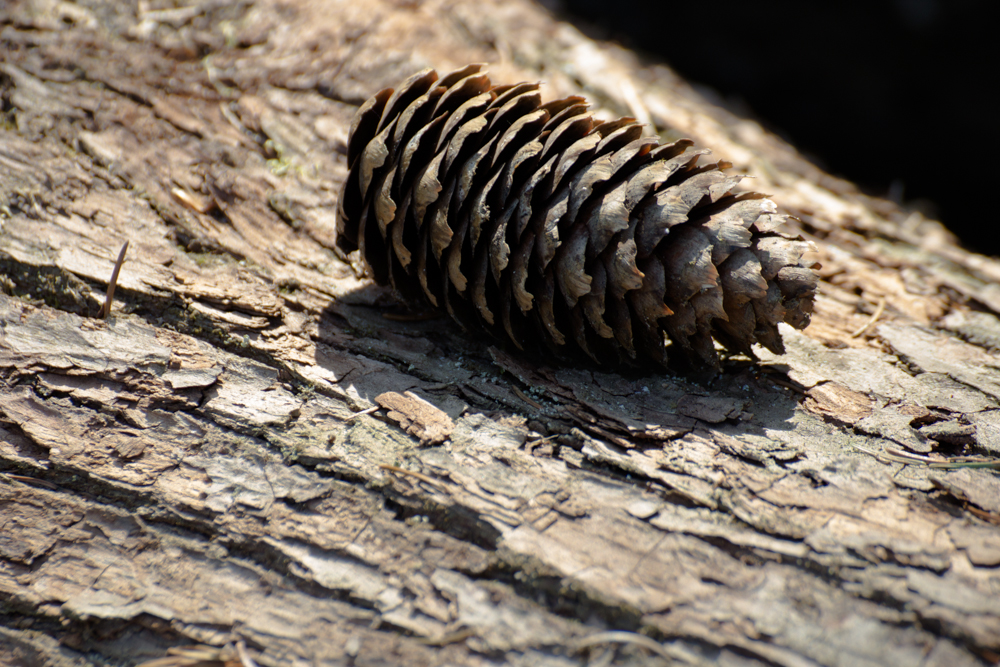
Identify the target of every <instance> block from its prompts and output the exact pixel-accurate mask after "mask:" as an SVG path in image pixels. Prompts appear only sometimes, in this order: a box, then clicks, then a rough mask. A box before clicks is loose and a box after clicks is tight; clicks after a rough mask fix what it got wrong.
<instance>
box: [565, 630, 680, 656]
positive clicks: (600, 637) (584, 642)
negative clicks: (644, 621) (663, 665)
mask: <svg viewBox="0 0 1000 667" xmlns="http://www.w3.org/2000/svg"><path fill="white" fill-rule="evenodd" d="M600 644H635V645H637V646H642V647H643V648H646V649H649V650H650V651H653V652H654V653H657V654H659V655H661V656H663V657H664V658H667V659H671V658H673V657H674V656H672V655H670V653H669V652H668V651H667V650H666V649H665V648H664V647H663V645H662V644H660V643H659V642H657V641H655V640H653V639H651V638H649V637H647V636H646V635H640V634H638V633H636V632H626V631H624V630H610V631H607V632H596V633H594V634H592V635H588V636H586V637H584V638H583V639H581V640H580V641H578V642H576V643H575V644H574V646H573V648H575V649H576V651H577V652H578V653H579V652H580V651H582V650H583V649H585V648H590V647H591V646H598V645H600Z"/></svg>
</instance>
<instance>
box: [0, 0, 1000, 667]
mask: <svg viewBox="0 0 1000 667" xmlns="http://www.w3.org/2000/svg"><path fill="white" fill-rule="evenodd" d="M680 28H681V27H678V29H680ZM757 39H780V35H772V36H761V35H754V36H752V37H751V38H750V39H748V42H747V48H748V49H752V48H753V42H754V40H757ZM790 57H794V54H790ZM468 62H489V63H491V66H490V70H491V77H492V78H493V79H494V80H495V81H509V82H513V81H519V80H525V79H528V80H535V79H544V80H546V81H547V82H548V83H547V86H546V89H547V91H548V94H549V95H550V96H551V97H556V96H562V95H569V94H579V93H583V94H585V95H587V96H588V97H589V98H590V99H591V100H592V101H593V102H594V103H595V104H596V105H597V107H598V110H599V112H600V113H601V114H603V115H605V116H608V117H611V116H615V115H621V114H630V115H636V116H638V117H640V118H641V119H644V120H646V121H647V122H650V123H652V124H653V125H655V127H656V128H657V129H658V130H659V131H660V132H661V134H663V135H664V137H665V138H668V139H669V138H676V137H679V136H686V137H690V138H692V139H694V140H696V141H697V143H698V144H699V145H704V146H709V147H712V148H713V150H714V155H715V156H716V157H717V158H720V159H727V160H729V161H732V162H734V163H735V164H736V169H740V170H743V171H745V172H746V173H749V174H752V175H753V176H755V177H756V180H755V181H754V183H753V189H754V190H757V191H761V192H767V193H770V194H772V195H773V197H774V199H775V201H777V202H778V204H779V206H781V207H782V208H783V209H784V210H785V211H788V212H791V213H793V214H795V215H797V216H798V217H799V218H801V220H802V225H801V231H802V233H803V234H804V235H805V236H806V237H807V238H810V239H812V240H813V241H814V242H815V243H816V246H817V249H818V253H819V259H820V261H821V262H822V264H823V267H824V268H823V271H822V272H823V278H824V281H823V283H822V285H821V296H820V298H819V300H818V303H817V312H816V315H815V317H814V323H813V325H812V326H811V327H810V328H809V329H807V330H806V332H805V333H804V334H803V333H798V332H794V331H792V330H790V329H787V328H786V329H785V330H784V336H785V339H786V343H787V346H788V348H789V353H788V354H787V355H786V356H784V357H781V358H774V357H771V356H764V357H763V362H762V363H761V364H760V365H749V364H744V365H740V364H733V365H732V366H731V368H730V369H729V370H728V371H727V373H726V374H725V375H724V376H722V377H721V378H720V379H718V380H717V381H716V382H714V383H713V384H712V385H710V386H703V385H696V384H691V383H688V382H686V381H684V380H681V379H678V378H674V377H669V376H644V377H643V376H638V377H637V376H623V375H616V374H610V373H598V372H595V371H593V370H590V369H586V368H565V367H545V366H543V365H539V364H538V363H536V362H534V361H532V360H526V359H524V358H520V357H517V356H514V355H512V354H510V353H509V352H506V351H502V350H499V349H494V348H491V347H490V343H489V341H484V340H478V339H470V338H468V337H467V336H465V335H464V334H463V333H462V332H461V331H459V330H457V329H456V327H455V326H454V325H452V324H451V323H450V321H449V320H447V318H439V319H433V320H425V321H414V320H413V319H412V318H410V319H407V318H405V317H404V318H389V317H386V314H390V313H391V312H398V311H394V310H393V307H392V305H391V304H392V303H393V302H392V300H391V298H389V295H388V294H386V292H385V291H383V290H380V289H376V288H373V287H371V286H367V285H366V284H365V283H364V282H362V281H359V280H358V279H356V278H355V277H354V273H353V271H352V270H351V267H349V266H347V265H345V264H344V263H342V262H340V261H339V260H337V258H336V257H335V256H334V254H333V253H332V252H331V250H330V248H331V247H332V243H333V230H334V216H335V210H336V192H337V190H338V188H339V185H340V183H341V180H342V179H343V177H344V174H345V165H344V150H345V146H344V142H345V139H346V133H347V128H348V126H349V122H350V119H351V116H352V114H353V112H354V110H355V108H356V105H357V104H358V103H360V102H361V101H362V100H363V99H364V98H365V97H367V96H368V95H369V94H371V93H373V92H375V91H376V90H378V89H380V88H382V87H385V86H388V85H392V84H393V83H396V82H398V81H399V80H401V79H402V78H403V77H405V76H406V75H407V74H410V73H412V72H413V71H415V70H417V69H420V68H422V67H425V66H434V67H436V68H438V69H439V71H447V70H449V69H450V68H454V67H458V66H461V65H464V64H466V63H468ZM875 149H877V147H872V148H871V150H868V151H867V152H861V151H859V156H862V158H863V159H889V160H891V159H892V156H891V155H889V156H878V155H875V154H873V153H872V151H874V150H875ZM859 159H861V158H859ZM929 159H930V158H929ZM126 240H128V241H129V242H130V244H131V245H130V249H129V255H128V259H127V261H126V264H125V267H124V269H123V271H122V275H121V278H120V280H119V285H118V291H117V297H116V304H115V308H114V311H113V314H112V317H110V318H109V319H107V320H99V319H95V318H94V317H93V316H94V315H95V314H96V313H97V312H98V310H99V308H100V305H101V303H102V302H103V293H104V290H105V288H106V286H107V282H108V280H109V277H110V275H111V270H112V266H113V263H114V259H115V257H116V256H117V253H118V250H119V248H120V247H121V245H122V243H123V242H125V241H126ZM998 279H1000V263H997V262H996V261H993V260H990V259H987V258H983V257H979V256H975V255H971V254H969V253H967V252H965V251H963V250H962V249H960V248H958V247H956V245H955V243H954V240H953V239H952V237H951V236H950V235H949V234H948V233H947V232H946V231H945V230H943V229H942V228H941V227H940V226H939V225H938V224H937V223H934V222H932V221H927V220H924V219H923V218H921V217H920V216H919V215H915V214H914V215H908V214H907V213H905V212H903V211H900V210H898V209H896V208H894V207H893V206H892V205H890V204H887V203H885V202H881V201H876V200H872V199H869V198H866V197H864V196H862V195H860V194H859V193H858V192H856V191H855V190H854V188H852V186H850V185H849V184H847V183H844V182H842V181H838V180H836V179H834V178H831V177H829V176H827V175H825V174H823V173H821V172H820V171H818V170H817V169H816V168H814V167H812V166H811V165H809V164H808V163H807V162H805V161H804V160H803V159H802V158H801V157H800V156H799V155H798V154H797V153H796V152H795V151H794V150H793V149H792V148H790V147H788V146H787V145H784V144H783V143H781V142H780V141H778V140H777V139H775V138H774V137H773V136H771V135H768V134H767V133H765V132H763V131H762V130H761V129H760V127H759V126H757V125H756V124H754V123H752V122H749V121H745V120H741V119H738V118H735V117H733V116H731V115H729V114H728V113H727V112H725V111H722V110H720V109H718V108H716V107H713V106H711V105H710V104H708V103H707V102H706V101H705V100H703V99H702V98H701V97H699V96H698V95H697V94H696V93H695V92H694V91H692V89H690V88H689V87H688V86H687V85H686V84H684V83H683V82H682V81H679V80H678V79H677V78H676V77H675V76H674V75H672V74H671V73H670V72H669V71H668V70H666V69H665V68H663V67H659V66H647V65H644V64H642V63H640V62H639V61H637V59H636V58H635V57H634V56H633V55H631V54H629V53H627V52H624V51H622V50H620V49H617V48H615V47H611V46H608V45H603V44H598V43H594V42H592V41H590V40H588V39H586V38H585V37H583V36H581V35H580V34H579V33H578V32H576V31H575V30H573V29H572V28H569V27H567V26H565V25H563V24H560V23H558V22H556V21H555V20H554V19H553V18H552V17H551V16H550V15H548V14H546V13H545V12H544V11H543V10H541V9H540V8H538V7H536V6H534V5H531V4H528V3H526V2H523V1H521V0H477V1H475V2H471V1H470V2H466V1H464V0H463V1H456V2H436V1H432V2H427V3H393V2H382V1H380V0H370V1H368V2H363V3H362V2H327V1H322V2H321V1H316V2H312V3H310V2H307V1H305V0H285V1H279V0H260V1H258V2H241V3H230V2H203V3H196V4H192V5H187V6H184V7H180V8H176V9H173V8H168V7H162V6H161V4H160V3H148V4H147V3H139V6H134V5H130V4H128V3H119V2H111V1H109V0H105V1H101V0H91V1H89V2H81V3H78V4H74V3H70V2H56V1H55V0H35V1H34V2H29V1H14V2H7V3H5V4H4V5H3V7H2V9H0V280H2V292H3V293H2V294H0V471H2V476H0V664H2V665H5V666H6V665H37V664H51V665H86V664H93V665H98V664H137V663H140V662H143V661H145V660H152V659H154V658H160V657H163V656H165V655H167V651H168V649H170V648H171V647H178V646H184V645H190V644H197V643H200V644H204V645H206V647H205V648H203V649H201V653H200V655H201V656H202V657H206V658H213V659H217V662H215V663H206V664H223V661H224V660H225V659H226V658H227V657H228V659H229V660H230V661H231V662H230V664H239V662H240V661H241V660H242V658H241V657H240V655H239V651H242V652H243V655H245V656H249V657H251V658H252V659H253V660H255V661H256V662H257V663H258V664H261V665H291V664H302V665H305V664H315V665H326V664H331V665H332V664H359V665H361V664H391V665H401V664H405V665H438V664H453V665H486V664H515V665H573V664H584V663H587V661H588V660H590V661H592V662H593V664H597V663H600V664H692V665H708V664H721V665H773V664H777V665H844V666H848V665H850V666H855V665H879V666H884V665H899V666H900V667H910V666H912V665H949V666H956V665H975V664H983V663H991V662H996V660H997V658H998V655H1000V598H998V593H1000V568H998V566H1000V529H998V524H1000V479H998V477H997V474H996V472H994V470H992V469H990V468H983V467H962V468H956V467H954V466H955V465H956V464H955V461H954V459H955V457H958V456H970V455H974V456H978V457H980V458H984V459H986V460H994V461H995V460H996V457H997V456H998V455H1000V407H998V405H1000V403H998V402H1000V356H998V355H997V354H996V353H995V352H993V349H994V348H997V347H1000V321H998V319H997V317H996V313H998V312H1000V287H998V284H997V280H998ZM876 311H877V312H878V314H879V317H878V321H877V322H875V323H873V324H872V325H871V326H869V327H868V328H867V329H866V330H865V331H864V332H862V333H861V334H859V335H852V333H853V332H856V331H857V330H859V329H861V328H862V327H864V326H865V324H866V323H867V322H869V320H871V319H872V315H873V314H875V313H876ZM949 466H950V467H949ZM612 630H621V631H630V632H632V633H641V634H627V635H611V634H607V632H606V631H612ZM210 647H216V648H210ZM190 655H194V654H190ZM602 661H605V662H602ZM195 662H196V659H195V658H194V657H189V658H185V657H184V656H176V658H175V659H174V660H173V661H172V662H169V663H160V664H174V665H184V664H195ZM199 664H202V663H199Z"/></svg>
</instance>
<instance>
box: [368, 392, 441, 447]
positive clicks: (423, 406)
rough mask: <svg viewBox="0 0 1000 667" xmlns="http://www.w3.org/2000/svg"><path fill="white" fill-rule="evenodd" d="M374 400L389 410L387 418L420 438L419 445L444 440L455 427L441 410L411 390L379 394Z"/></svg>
mask: <svg viewBox="0 0 1000 667" xmlns="http://www.w3.org/2000/svg"><path fill="white" fill-rule="evenodd" d="M375 402H376V403H378V404H379V405H381V406H382V407H383V408H385V409H387V410H388V411H389V414H388V416H389V419H391V420H393V421H395V422H397V423H398V424H399V426H400V428H402V429H403V430H404V431H406V432H407V433H409V434H410V435H412V436H414V437H416V438H417V439H418V440H420V444H421V445H436V444H440V443H442V442H444V441H445V440H446V439H447V438H448V436H449V435H451V432H452V431H453V430H454V428H455V424H454V422H452V421H451V418H450V417H449V416H448V414H447V413H445V412H444V411H442V410H439V409H438V408H436V407H434V406H433V405H432V404H430V403H428V402H427V401H425V400H424V399H422V398H420V397H419V396H417V395H416V394H414V393H413V392H411V391H408V392H405V393H403V394H398V393H396V392H394V391H390V392H386V393H384V394H379V395H378V396H376V397H375Z"/></svg>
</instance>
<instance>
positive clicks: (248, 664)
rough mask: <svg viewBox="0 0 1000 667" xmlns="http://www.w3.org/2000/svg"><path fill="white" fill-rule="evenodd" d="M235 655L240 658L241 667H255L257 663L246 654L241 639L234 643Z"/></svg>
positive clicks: (245, 647) (245, 646)
mask: <svg viewBox="0 0 1000 667" xmlns="http://www.w3.org/2000/svg"><path fill="white" fill-rule="evenodd" d="M236 655H238V656H239V657H240V662H242V663H243V667H257V663H256V662H254V661H253V658H251V657H250V654H249V653H247V645H246V643H245V642H244V641H243V640H242V639H240V640H239V641H237V642H236Z"/></svg>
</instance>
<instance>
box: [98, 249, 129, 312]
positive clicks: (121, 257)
mask: <svg viewBox="0 0 1000 667" xmlns="http://www.w3.org/2000/svg"><path fill="white" fill-rule="evenodd" d="M127 250H128V241H125V244H124V245H123V246H122V249H121V250H120V251H119V253H118V261H116V262H115V269H114V271H112V272H111V280H110V281H109V282H108V292H107V294H106V295H105V296H104V305H103V306H101V312H99V313H98V314H97V317H99V318H100V319H107V317H108V315H110V314H111V302H112V301H114V298H115V286H116V285H118V273H119V272H120V271H121V270H122V264H124V263H125V252H126V251H127Z"/></svg>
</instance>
